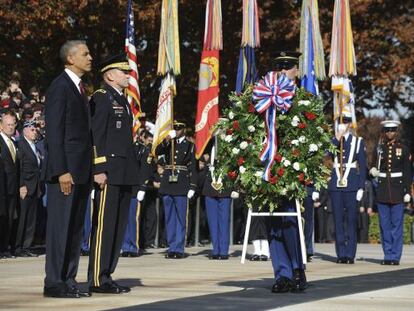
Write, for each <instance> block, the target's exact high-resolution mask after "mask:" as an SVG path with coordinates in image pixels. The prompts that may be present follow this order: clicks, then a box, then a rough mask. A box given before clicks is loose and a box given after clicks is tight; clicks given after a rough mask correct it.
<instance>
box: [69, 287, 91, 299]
mask: <svg viewBox="0 0 414 311" xmlns="http://www.w3.org/2000/svg"><path fill="white" fill-rule="evenodd" d="M71 291H72V292H75V293H77V294H78V295H79V296H80V297H91V296H92V293H91V292H84V291H82V290H80V289H79V288H77V287H76V286H74V287H72V289H71Z"/></svg>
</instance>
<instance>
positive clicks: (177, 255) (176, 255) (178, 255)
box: [174, 253, 184, 259]
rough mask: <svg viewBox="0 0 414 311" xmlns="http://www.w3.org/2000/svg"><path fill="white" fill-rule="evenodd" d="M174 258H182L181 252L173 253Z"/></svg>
mask: <svg viewBox="0 0 414 311" xmlns="http://www.w3.org/2000/svg"><path fill="white" fill-rule="evenodd" d="M174 258H175V259H183V258H184V254H183V253H175V254H174Z"/></svg>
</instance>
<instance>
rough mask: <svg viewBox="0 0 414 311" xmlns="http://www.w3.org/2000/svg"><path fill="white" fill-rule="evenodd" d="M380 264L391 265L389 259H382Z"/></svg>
mask: <svg viewBox="0 0 414 311" xmlns="http://www.w3.org/2000/svg"><path fill="white" fill-rule="evenodd" d="M381 265H383V266H390V265H391V260H383V261H381Z"/></svg>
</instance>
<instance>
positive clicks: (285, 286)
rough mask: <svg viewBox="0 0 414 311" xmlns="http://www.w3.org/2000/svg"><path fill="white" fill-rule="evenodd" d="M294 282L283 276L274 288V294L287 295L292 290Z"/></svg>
mask: <svg viewBox="0 0 414 311" xmlns="http://www.w3.org/2000/svg"><path fill="white" fill-rule="evenodd" d="M292 286H293V283H292V280H290V279H288V278H286V277H284V276H282V277H281V278H279V279H277V281H276V283H275V284H274V285H273V286H272V293H278V294H279V293H287V292H288V291H290V290H291V289H292Z"/></svg>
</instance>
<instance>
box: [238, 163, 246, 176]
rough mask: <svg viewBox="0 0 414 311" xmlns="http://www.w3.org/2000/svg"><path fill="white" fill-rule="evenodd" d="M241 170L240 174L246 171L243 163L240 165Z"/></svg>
mask: <svg viewBox="0 0 414 311" xmlns="http://www.w3.org/2000/svg"><path fill="white" fill-rule="evenodd" d="M239 171H240V174H244V173H246V168H245V167H244V166H243V165H241V166H240V167H239Z"/></svg>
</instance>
